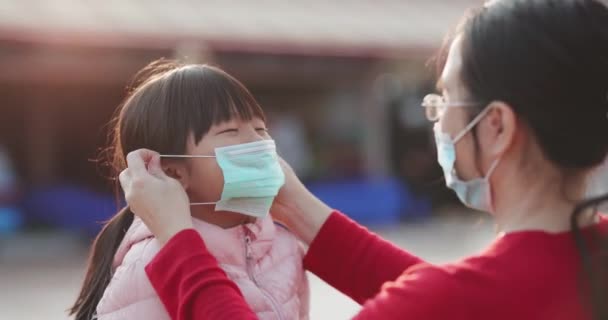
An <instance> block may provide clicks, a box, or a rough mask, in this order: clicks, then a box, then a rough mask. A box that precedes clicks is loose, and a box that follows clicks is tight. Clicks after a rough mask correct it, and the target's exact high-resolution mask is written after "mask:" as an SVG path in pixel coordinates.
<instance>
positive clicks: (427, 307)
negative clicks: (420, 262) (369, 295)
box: [353, 266, 476, 320]
mask: <svg viewBox="0 0 608 320" xmlns="http://www.w3.org/2000/svg"><path fill="white" fill-rule="evenodd" d="M413 269H416V270H409V271H407V272H405V273H403V275H401V276H400V277H399V278H398V279H397V280H396V281H394V282H387V283H386V284H384V286H383V287H382V290H381V291H380V293H378V295H376V296H375V297H374V298H373V299H370V300H368V301H367V302H366V303H365V305H364V306H363V309H362V310H361V311H360V312H359V314H357V315H356V316H355V317H354V318H353V319H354V320H379V319H383V320H389V319H424V320H444V319H452V320H460V319H475V318H476V317H474V316H471V315H468V314H467V313H466V312H465V309H464V308H467V307H470V305H466V304H464V303H462V299H461V297H459V296H457V295H458V294H459V293H460V292H461V291H460V289H463V290H464V289H466V288H457V287H456V286H455V285H454V284H453V281H452V278H451V277H450V276H449V275H448V274H447V273H446V271H444V270H443V269H440V268H437V267H434V266H420V268H419V266H416V267H414V268H413Z"/></svg>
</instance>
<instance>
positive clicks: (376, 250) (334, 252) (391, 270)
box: [304, 212, 423, 319]
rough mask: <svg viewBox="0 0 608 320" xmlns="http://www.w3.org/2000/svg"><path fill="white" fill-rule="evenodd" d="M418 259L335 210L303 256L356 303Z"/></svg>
mask: <svg viewBox="0 0 608 320" xmlns="http://www.w3.org/2000/svg"><path fill="white" fill-rule="evenodd" d="M422 262H423V261H422V260H421V259H420V258H418V257H416V256H414V255H412V254H410V253H408V252H406V251H404V250H402V249H400V248H398V247H397V246H395V245H393V244H392V243H390V242H388V241H386V240H384V239H382V238H380V237H379V236H377V235H375V234H374V233H371V232H370V231H368V230H367V229H365V228H363V227H361V226H360V225H359V224H357V223H356V222H354V221H352V220H350V219H349V218H347V217H346V216H345V215H343V214H341V213H339V212H334V213H333V214H332V215H331V216H330V217H329V218H328V220H327V221H326V222H325V224H324V225H323V227H322V228H321V230H320V231H319V234H317V236H316V237H315V239H314V240H313V242H312V244H311V246H310V249H309V250H308V253H307V254H306V257H305V258H304V265H305V267H306V269H308V270H310V271H311V272H313V273H314V274H316V275H317V276H319V277H320V278H321V279H323V280H324V281H326V282H327V283H328V284H330V285H331V286H332V287H334V288H336V289H338V290H340V291H341V292H342V293H344V294H346V295H348V296H349V297H351V298H352V299H354V300H355V301H357V302H358V303H360V304H363V303H364V302H365V301H366V300H368V299H370V298H372V297H374V296H376V295H377V294H378V293H379V292H380V288H381V286H382V285H383V284H384V283H385V282H388V281H394V280H395V279H397V277H399V275H401V274H402V273H403V272H404V271H405V270H406V269H407V268H409V267H411V266H413V265H416V264H419V263H422ZM378 319H382V318H378ZM412 319H414V318H412Z"/></svg>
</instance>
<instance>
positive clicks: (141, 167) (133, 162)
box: [127, 149, 149, 175]
mask: <svg viewBox="0 0 608 320" xmlns="http://www.w3.org/2000/svg"><path fill="white" fill-rule="evenodd" d="M146 157H148V158H149V155H147V154H146V152H145V149H139V150H135V151H131V152H129V154H127V167H128V168H129V169H131V171H132V173H133V174H135V175H144V174H145V173H147V172H148V170H147V169H146V160H145V158H146Z"/></svg>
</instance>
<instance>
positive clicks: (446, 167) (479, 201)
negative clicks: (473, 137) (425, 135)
mask: <svg viewBox="0 0 608 320" xmlns="http://www.w3.org/2000/svg"><path fill="white" fill-rule="evenodd" d="M488 110H489V109H488V108H486V109H485V110H484V111H482V112H481V113H480V114H479V115H478V116H477V117H475V119H473V121H471V123H469V124H468V125H467V126H466V127H465V128H464V129H463V130H462V131H461V132H460V133H459V134H457V135H456V137H455V138H454V139H452V137H450V135H449V134H447V133H444V132H442V131H441V128H440V126H439V123H436V124H435V127H434V128H433V129H434V131H435V142H436V143H437V160H438V162H439V165H440V166H441V168H442V169H443V174H444V176H445V182H446V185H447V187H448V188H450V189H452V190H454V192H456V195H457V196H458V198H459V199H460V201H461V202H462V203H463V204H464V205H466V206H467V207H469V208H472V209H475V210H479V211H485V212H492V211H493V204H492V192H491V190H490V182H489V179H490V176H491V175H492V173H493V172H494V169H496V166H498V162H499V159H496V160H495V161H494V163H493V164H492V166H491V167H490V170H488V173H487V175H486V176H485V177H483V178H476V179H473V180H469V181H463V180H461V179H460V178H458V175H457V173H456V169H455V164H456V144H457V143H458V141H460V140H461V139H462V137H464V136H465V135H466V134H467V133H468V132H469V131H470V130H471V129H472V128H473V127H475V125H477V123H479V121H481V119H482V118H483V117H484V116H485V115H486V113H487V112H488Z"/></svg>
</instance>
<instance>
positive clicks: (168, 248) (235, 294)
mask: <svg viewBox="0 0 608 320" xmlns="http://www.w3.org/2000/svg"><path fill="white" fill-rule="evenodd" d="M146 273H147V274H148V278H149V279H150V282H151V283H152V286H153V287H154V289H155V290H156V292H157V293H158V295H159V297H160V299H161V301H162V302H163V304H164V305H165V308H166V309H167V311H168V312H169V315H170V316H171V319H174V320H193V319H208V320H213V319H221V320H224V319H257V317H256V315H255V314H254V313H253V311H251V309H250V308H249V305H247V303H246V302H245V300H244V299H243V296H242V295H241V292H240V291H239V289H238V287H237V286H236V285H235V284H234V282H232V281H231V280H230V279H228V277H227V276H226V274H225V273H224V271H223V270H222V269H220V267H219V265H218V264H217V261H216V260H215V258H214V257H213V256H212V255H211V254H210V253H209V252H208V251H207V247H206V246H205V243H204V242H203V239H202V238H201V237H200V235H199V234H198V233H197V232H196V231H195V230H193V229H189V230H184V231H182V232H180V233H178V234H176V235H175V236H174V237H173V238H171V240H169V242H168V243H167V244H166V245H165V246H164V247H163V248H162V249H161V251H160V252H159V253H158V254H157V255H156V257H154V259H153V260H152V262H150V263H149V264H148V265H147V266H146Z"/></svg>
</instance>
